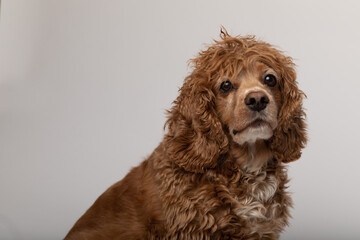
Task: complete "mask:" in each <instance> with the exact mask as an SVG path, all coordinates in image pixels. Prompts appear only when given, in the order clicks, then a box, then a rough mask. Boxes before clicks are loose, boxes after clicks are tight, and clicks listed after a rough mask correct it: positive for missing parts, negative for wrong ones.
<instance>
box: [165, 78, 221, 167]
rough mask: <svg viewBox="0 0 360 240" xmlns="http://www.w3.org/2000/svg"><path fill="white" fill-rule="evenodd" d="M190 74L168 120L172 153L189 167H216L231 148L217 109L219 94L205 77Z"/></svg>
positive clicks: (168, 144)
mask: <svg viewBox="0 0 360 240" xmlns="http://www.w3.org/2000/svg"><path fill="white" fill-rule="evenodd" d="M192 77H193V76H191V75H190V76H189V77H188V78H187V79H186V81H185V83H184V85H183V87H182V88H181V89H180V95H179V97H178V98H177V100H176V101H174V106H173V107H172V109H171V110H170V111H169V119H168V120H167V122H166V125H167V126H168V133H167V134H166V136H165V146H166V151H167V154H168V156H169V157H170V158H171V159H172V160H173V161H174V162H175V163H176V164H177V165H178V166H180V167H182V168H183V169H185V170H186V171H191V172H197V173H202V172H204V170H206V169H208V168H214V167H215V166H216V164H217V161H218V159H219V157H220V155H221V154H224V153H226V152H227V148H228V139H227V136H226V135H225V133H224V131H223V129H222V124H221V123H220V121H219V118H218V116H217V114H216V112H215V96H214V93H213V91H212V90H211V89H209V85H210V84H209V82H208V81H207V80H205V79H203V80H201V79H197V78H196V79H192Z"/></svg>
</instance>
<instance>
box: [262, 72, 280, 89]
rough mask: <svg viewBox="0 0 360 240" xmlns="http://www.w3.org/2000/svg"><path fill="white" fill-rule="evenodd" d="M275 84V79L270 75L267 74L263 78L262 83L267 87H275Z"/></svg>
mask: <svg viewBox="0 0 360 240" xmlns="http://www.w3.org/2000/svg"><path fill="white" fill-rule="evenodd" d="M276 82H277V81H276V77H275V76H274V75H272V74H268V75H266V76H265V77H264V83H265V84H266V85H268V86H269V87H275V85H276Z"/></svg>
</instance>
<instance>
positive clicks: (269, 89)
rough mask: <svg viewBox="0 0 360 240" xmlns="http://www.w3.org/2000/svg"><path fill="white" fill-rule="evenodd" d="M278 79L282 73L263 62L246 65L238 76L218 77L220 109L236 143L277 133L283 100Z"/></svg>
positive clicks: (221, 118)
mask: <svg viewBox="0 0 360 240" xmlns="http://www.w3.org/2000/svg"><path fill="white" fill-rule="evenodd" d="M278 81H279V75H278V74H277V73H276V72H275V71H274V70H273V69H271V68H270V67H268V66H266V65H265V64H263V63H260V62H254V63H252V64H251V65H249V66H246V67H243V68H242V70H241V72H240V74H239V75H238V76H236V77H235V78H232V79H231V78H228V77H226V76H225V77H221V78H220V79H218V81H217V82H216V84H215V92H216V94H215V95H216V102H215V104H216V110H217V112H218V115H219V118H220V121H221V122H222V124H223V125H225V126H226V127H227V128H228V129H229V135H230V136H231V138H232V139H233V140H234V141H235V142H236V143H238V144H240V145H242V144H244V143H254V142H255V141H256V140H258V139H269V138H271V137H272V136H273V131H274V130H275V128H276V127H277V125H278V120H277V116H278V111H279V108H280V104H281V103H280V101H281V94H280V90H279V85H278Z"/></svg>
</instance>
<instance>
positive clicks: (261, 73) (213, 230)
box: [65, 29, 306, 240]
mask: <svg viewBox="0 0 360 240" xmlns="http://www.w3.org/2000/svg"><path fill="white" fill-rule="evenodd" d="M220 36H221V40H219V41H215V43H214V44H213V45H211V46H210V47H208V49H206V50H205V51H202V52H200V54H199V55H198V57H197V58H195V59H193V60H192V64H193V67H194V70H193V72H192V73H191V74H190V75H189V76H188V77H187V78H186V79H185V82H184V85H183V87H182V88H181V90H180V95H179V97H178V98H177V99H176V101H175V102H174V106H173V107H172V109H171V110H170V111H169V112H168V120H167V122H166V126H167V133H166V134H165V137H164V140H163V141H162V142H161V143H160V145H159V146H158V147H157V148H156V149H155V151H154V152H153V153H152V155H151V156H150V157H149V158H148V159H146V160H145V161H144V162H143V163H142V164H141V165H140V166H138V167H136V168H134V169H133V170H132V171H131V172H130V173H129V174H128V175H127V176H126V177H125V178H124V179H123V180H122V181H120V182H118V183H116V184H115V185H113V186H112V187H110V188H109V189H108V190H107V191H106V192H105V193H103V194H102V195H101V196H100V197H99V198H98V199H97V200H96V202H95V203H94V204H93V206H92V207H91V208H90V209H89V210H88V211H87V212H86V213H85V214H84V215H83V216H82V217H81V218H80V219H79V220H78V221H77V223H76V224H75V225H74V227H73V228H72V229H71V230H70V232H69V233H68V235H67V236H66V238H65V239H67V240H70V239H72V240H74V239H84V240H85V239H87V240H90V239H102V240H104V239H112V240H114V239H127V240H129V239H193V240H194V239H278V238H279V233H280V232H281V231H282V230H283V229H284V227H285V226H286V225H287V224H288V219H289V216H290V214H289V208H290V207H291V205H292V202H291V199H290V197H289V194H288V193H287V192H286V183H287V182H288V180H287V173H286V167H285V163H288V162H291V161H294V160H297V159H298V158H299V157H300V155H301V149H302V148H303V147H304V145H305V143H306V131H305V124H304V112H303V110H302V98H303V95H304V94H303V93H302V92H301V91H300V90H299V89H298V87H297V83H296V80H295V78H296V74H295V71H294V68H293V67H294V64H293V63H292V60H291V58H289V57H286V56H284V55H283V54H282V52H280V51H278V50H276V49H275V48H273V47H272V46H271V45H269V44H267V43H264V42H261V41H256V40H255V39H254V38H253V37H231V36H230V35H229V34H228V33H227V32H226V31H225V30H224V29H223V30H222V31H221V35H220Z"/></svg>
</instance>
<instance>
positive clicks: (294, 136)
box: [270, 59, 307, 163]
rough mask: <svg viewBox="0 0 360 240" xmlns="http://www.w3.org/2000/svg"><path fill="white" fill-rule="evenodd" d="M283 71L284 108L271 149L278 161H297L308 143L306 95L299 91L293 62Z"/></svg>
mask: <svg viewBox="0 0 360 240" xmlns="http://www.w3.org/2000/svg"><path fill="white" fill-rule="evenodd" d="M287 60H288V61H289V62H288V64H286V65H285V67H284V68H283V70H282V81H281V83H280V91H281V96H282V99H281V101H282V107H281V109H280V111H279V116H278V119H279V122H278V127H277V128H276V130H275V133H274V137H273V138H272V139H271V140H270V148H271V149H272V151H273V154H274V157H275V158H276V159H277V160H278V161H282V162H285V163H288V162H292V161H295V160H297V159H299V158H300V156H301V149H302V148H304V147H305V145H306V142H307V136H306V124H305V113H304V111H303V109H302V100H303V97H304V96H305V94H304V93H303V92H302V91H301V90H299V88H298V87H297V82H296V73H295V70H294V69H293V64H292V62H291V60H289V59H287Z"/></svg>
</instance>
